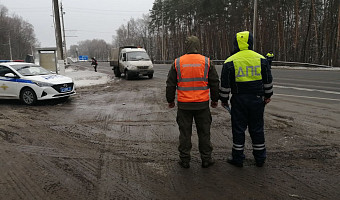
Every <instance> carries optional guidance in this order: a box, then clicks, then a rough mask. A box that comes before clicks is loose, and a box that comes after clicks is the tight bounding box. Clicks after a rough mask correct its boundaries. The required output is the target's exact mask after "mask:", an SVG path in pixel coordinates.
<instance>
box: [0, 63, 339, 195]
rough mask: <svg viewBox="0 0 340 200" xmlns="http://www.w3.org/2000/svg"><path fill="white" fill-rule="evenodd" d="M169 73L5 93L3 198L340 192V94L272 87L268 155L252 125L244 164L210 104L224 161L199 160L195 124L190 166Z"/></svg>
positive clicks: (0, 118)
mask: <svg viewBox="0 0 340 200" xmlns="http://www.w3.org/2000/svg"><path fill="white" fill-rule="evenodd" d="M99 70H100V68H99ZM155 70H158V69H155ZM111 73H112V72H111ZM165 77H166V75H164V76H160V75H157V73H156V75H155V77H154V78H153V79H147V78H145V79H143V78H142V79H138V80H131V81H126V80H123V79H116V78H114V79H113V80H112V81H111V82H109V83H108V84H105V85H96V86H91V87H84V88H78V89H77V93H78V94H77V95H76V96H74V97H72V98H70V99H69V100H68V101H67V102H58V101H48V102H41V103H39V104H38V105H37V106H25V105H22V104H20V103H19V102H16V101H5V100H1V101H0V199H44V200H45V199H138V200H144V199H190V200H191V199H194V200H197V199H202V200H209V199H217V200H219V199H339V197H340V183H339V182H340V176H339V175H340V154H339V150H340V131H339V130H340V107H339V104H331V103H327V102H325V103H320V102H315V101H312V100H308V99H303V100H302V99H294V98H289V97H284V96H280V97H275V96H274V97H273V99H272V102H271V103H270V104H269V105H268V106H267V107H266V113H265V130H266V144H267V149H268V160H267V163H266V164H265V166H264V167H263V168H257V167H256V166H255V165H254V160H253V158H252V155H251V142H250V138H249V135H248V136H247V138H246V152H245V153H246V156H247V158H246V161H245V166H244V167H243V168H242V169H239V168H236V167H233V166H230V165H229V164H228V163H227V162H226V159H227V157H228V156H229V154H230V151H231V145H232V140H231V138H232V137H231V127H230V116H229V115H228V113H227V112H226V111H225V110H223V108H222V107H220V106H219V107H218V108H217V109H211V111H212V115H213V124H212V130H211V132H212V143H213V146H214V152H213V156H214V158H215V160H217V162H216V164H215V165H214V166H212V167H211V168H208V169H203V168H201V166H200V164H201V162H200V158H199V152H198V149H197V134H196V130H195V131H194V134H193V138H192V141H193V150H192V157H193V159H192V162H191V168H190V169H182V168H180V167H179V166H178V164H177V161H178V152H177V145H178V134H179V133H178V127H177V124H176V122H175V116H176V109H175V108H174V109H168V108H167V103H166V101H165Z"/></svg>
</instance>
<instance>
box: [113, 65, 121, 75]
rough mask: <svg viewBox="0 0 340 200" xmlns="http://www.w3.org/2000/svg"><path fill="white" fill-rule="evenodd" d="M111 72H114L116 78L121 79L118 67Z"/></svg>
mask: <svg viewBox="0 0 340 200" xmlns="http://www.w3.org/2000/svg"><path fill="white" fill-rule="evenodd" d="M113 71H114V73H115V76H116V77H121V73H120V71H119V67H115V68H114V70H113Z"/></svg>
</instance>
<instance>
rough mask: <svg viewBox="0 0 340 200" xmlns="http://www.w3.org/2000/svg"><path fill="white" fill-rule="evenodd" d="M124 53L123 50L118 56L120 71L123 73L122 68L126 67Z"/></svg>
mask: <svg viewBox="0 0 340 200" xmlns="http://www.w3.org/2000/svg"><path fill="white" fill-rule="evenodd" d="M126 56H127V55H126V53H125V52H121V53H120V58H119V69H120V72H122V73H124V70H125V69H126V60H127V58H126Z"/></svg>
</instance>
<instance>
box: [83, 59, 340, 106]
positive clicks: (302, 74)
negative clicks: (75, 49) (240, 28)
mask: <svg viewBox="0 0 340 200" xmlns="http://www.w3.org/2000/svg"><path fill="white" fill-rule="evenodd" d="M83 64H85V63H83ZM85 65H87V66H88V65H89V64H88V63H86V64H85ZM170 66H171V65H169V64H156V65H154V68H155V74H154V76H155V77H158V78H161V79H164V81H165V80H166V77H167V74H168V71H169V69H170ZM216 69H217V72H218V74H219V75H221V70H222V66H221V65H217V66H216ZM99 70H100V72H105V73H109V74H110V73H111V74H113V73H112V70H111V67H110V66H109V64H108V63H100V64H99ZM272 74H273V78H274V94H275V98H278V97H282V96H284V97H289V98H297V99H301V100H306V99H308V100H309V101H314V102H319V103H326V104H340V70H328V69H319V70H315V69H311V70H309V69H305V68H301V69H282V68H279V67H274V68H273V69H272Z"/></svg>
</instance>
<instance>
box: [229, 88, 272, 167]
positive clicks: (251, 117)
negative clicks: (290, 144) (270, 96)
mask: <svg viewBox="0 0 340 200" xmlns="http://www.w3.org/2000/svg"><path fill="white" fill-rule="evenodd" d="M230 102H231V122H232V133H233V149H232V156H233V159H234V160H235V161H237V162H240V163H241V162H243V160H244V158H245V156H244V153H243V152H244V143H245V131H246V129H247V128H248V131H249V134H250V137H251V140H252V144H253V155H254V158H255V160H256V162H264V161H265V159H266V148H265V144H264V143H265V138H264V120H263V113H264V101H263V98H262V96H257V95H256V94H234V95H233V96H232V98H231V101H230Z"/></svg>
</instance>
